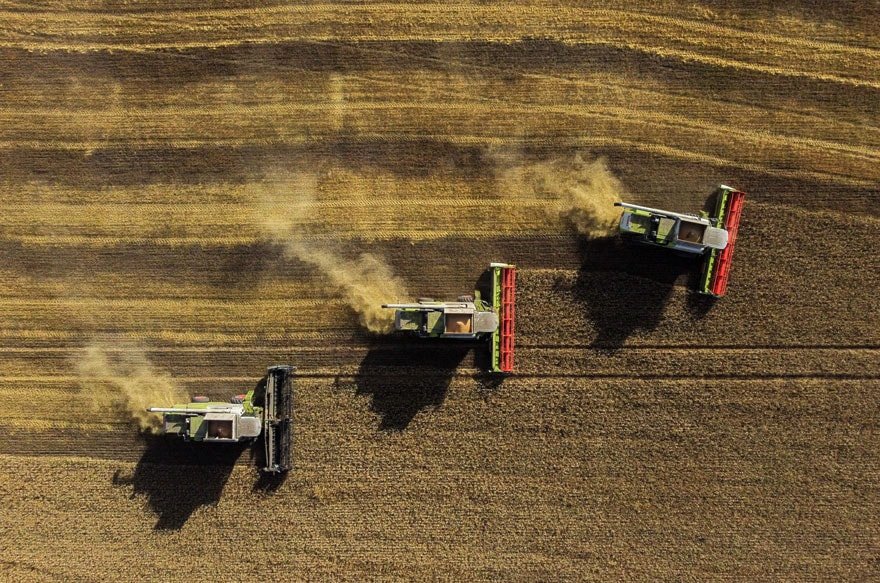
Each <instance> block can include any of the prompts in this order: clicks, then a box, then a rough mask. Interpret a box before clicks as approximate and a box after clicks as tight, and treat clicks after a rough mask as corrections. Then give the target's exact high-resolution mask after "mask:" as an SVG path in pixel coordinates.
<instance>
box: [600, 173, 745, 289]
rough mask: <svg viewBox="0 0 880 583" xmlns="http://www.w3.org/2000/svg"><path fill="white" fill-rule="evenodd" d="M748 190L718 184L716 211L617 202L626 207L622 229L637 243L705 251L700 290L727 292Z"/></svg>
mask: <svg viewBox="0 0 880 583" xmlns="http://www.w3.org/2000/svg"><path fill="white" fill-rule="evenodd" d="M744 202H745V193H743V192H740V191H738V190H736V189H733V188H731V187H729V186H724V185H723V184H722V185H721V186H719V187H718V191H717V199H716V204H715V212H714V214H713V215H712V216H711V217H710V216H708V215H707V213H701V214H700V215H699V216H698V215H688V214H680V213H673V212H669V211H661V210H658V209H653V208H648V207H644V206H638V205H635V204H628V203H625V202H617V203H614V204H615V206H620V207H623V209H624V210H623V214H622V215H621V217H620V232H621V233H622V234H623V235H624V236H626V237H629V238H632V239H633V240H635V241H636V242H638V243H644V244H646V245H655V246H658V247H665V248H667V249H672V250H674V251H677V252H679V253H682V254H685V255H704V256H705V257H706V260H705V261H706V262H705V264H704V267H703V275H702V277H701V278H700V287H699V290H698V291H699V292H700V293H703V294H707V295H711V296H715V297H721V296H723V295H724V294H725V293H727V279H728V276H729V275H730V264H731V261H732V259H733V248H734V245H735V244H736V235H737V231H738V230H739V220H740V214H741V213H742V207H743V203H744Z"/></svg>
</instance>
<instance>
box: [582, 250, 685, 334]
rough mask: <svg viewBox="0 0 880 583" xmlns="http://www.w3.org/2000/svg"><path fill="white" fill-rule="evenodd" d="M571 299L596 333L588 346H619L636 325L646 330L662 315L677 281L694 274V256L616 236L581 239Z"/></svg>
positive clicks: (650, 328)
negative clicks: (632, 242) (579, 260)
mask: <svg viewBox="0 0 880 583" xmlns="http://www.w3.org/2000/svg"><path fill="white" fill-rule="evenodd" d="M578 247H579V252H580V254H581V263H582V265H581V268H580V270H579V271H578V276H577V279H576V281H575V285H574V290H573V292H574V294H575V298H576V299H577V300H578V301H580V302H581V303H583V304H584V307H585V308H586V310H587V312H588V314H589V318H590V320H592V322H593V324H594V325H595V326H596V329H597V332H598V335H597V336H596V339H595V340H594V341H593V343H592V346H593V347H595V348H603V349H608V350H616V349H618V348H620V347H621V346H622V345H623V344H624V342H625V341H626V339H627V338H629V337H630V336H631V335H632V334H634V333H635V332H636V331H637V330H644V331H650V330H653V329H655V328H656V327H657V325H658V324H659V323H660V321H661V319H662V318H663V310H664V308H665V306H666V304H667V303H668V301H669V298H670V295H671V294H672V289H673V287H674V286H675V285H676V284H677V283H679V280H681V279H686V280H690V279H691V278H693V276H694V273H696V274H697V277H698V276H699V269H700V266H701V265H702V263H701V261H700V260H699V259H698V258H693V257H682V256H679V255H677V254H675V253H670V252H669V251H668V250H666V249H660V248H653V247H648V246H642V245H633V244H631V243H628V242H626V241H623V240H622V239H621V238H620V237H606V238H601V239H583V240H581V242H580V244H579V246H578Z"/></svg>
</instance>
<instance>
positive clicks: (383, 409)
mask: <svg viewBox="0 0 880 583" xmlns="http://www.w3.org/2000/svg"><path fill="white" fill-rule="evenodd" d="M473 348H474V346H473V344H471V343H467V344H451V343H437V342H430V341H427V340H425V341H422V340H418V339H405V338H388V339H383V340H382V341H374V343H373V345H372V347H371V348H370V350H369V352H368V353H367V355H366V357H364V359H363V361H361V364H360V368H359V369H358V374H357V377H356V378H355V384H356V394H358V395H369V396H370V398H371V399H372V401H371V407H372V410H373V411H374V412H376V413H377V414H378V415H379V416H380V418H381V421H380V424H379V429H380V430H382V431H403V430H404V429H406V427H407V426H408V425H409V423H410V422H411V421H412V420H413V418H415V416H416V415H417V414H418V413H419V412H420V411H422V410H423V409H426V408H428V407H439V406H440V405H441V404H443V401H444V399H445V398H446V393H447V391H448V390H449V385H450V383H451V382H452V378H453V377H454V376H455V371H456V370H457V369H458V366H459V365H460V364H461V362H462V360H464V358H465V356H466V355H467V354H468V352H470V351H471V349H473Z"/></svg>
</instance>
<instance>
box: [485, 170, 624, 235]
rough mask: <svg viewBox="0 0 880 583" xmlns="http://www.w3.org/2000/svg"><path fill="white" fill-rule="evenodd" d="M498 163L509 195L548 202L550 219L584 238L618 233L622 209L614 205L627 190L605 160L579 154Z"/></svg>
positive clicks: (547, 208)
mask: <svg viewBox="0 0 880 583" xmlns="http://www.w3.org/2000/svg"><path fill="white" fill-rule="evenodd" d="M498 160H499V161H500V163H501V166H502V171H501V188H503V189H504V192H505V193H506V194H508V195H512V196H518V197H524V196H527V197H534V198H537V199H540V200H545V201H546V207H545V210H546V212H547V214H548V216H549V217H550V218H551V219H553V220H558V221H559V222H561V223H564V224H566V225H568V226H571V227H573V228H575V229H576V230H577V232H578V233H580V234H582V235H585V236H588V237H603V236H607V235H610V234H613V233H614V232H615V230H616V227H617V220H618V218H619V217H620V210H619V207H615V206H614V203H615V202H620V200H621V198H620V197H621V195H622V194H624V193H625V192H626V189H625V188H624V186H623V183H622V182H621V181H620V179H618V178H617V177H616V176H615V175H614V174H613V173H612V172H611V171H610V170H609V169H608V162H607V161H606V160H605V158H594V159H591V158H589V157H585V156H584V155H582V154H580V153H577V154H575V155H573V156H571V157H569V158H557V159H552V160H547V161H542V162H532V163H516V162H515V161H513V160H512V159H511V157H510V156H507V157H506V158H502V157H499V158H498ZM505 166H506V167H505Z"/></svg>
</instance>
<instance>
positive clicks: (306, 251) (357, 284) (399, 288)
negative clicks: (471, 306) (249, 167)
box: [261, 174, 409, 334]
mask: <svg viewBox="0 0 880 583" xmlns="http://www.w3.org/2000/svg"><path fill="white" fill-rule="evenodd" d="M316 190H317V178H316V177H315V176H314V175H310V174H298V175H295V176H294V177H293V180H292V184H285V185H280V184H279V185H276V186H275V188H273V189H272V192H270V193H267V195H266V196H264V197H263V200H262V207H263V212H261V217H262V219H261V220H262V222H263V228H264V230H265V232H266V234H267V235H269V236H270V237H271V238H272V239H273V240H274V241H276V242H278V243H280V244H282V245H283V246H284V251H285V254H286V255H287V256H288V257H292V258H295V259H298V260H300V261H303V262H305V263H308V264H310V265H312V266H314V267H316V268H317V269H318V270H319V271H320V272H321V273H322V274H324V276H325V277H327V279H328V280H329V281H330V283H331V284H332V285H333V287H334V288H336V289H337V290H338V291H339V293H340V294H341V295H342V297H343V299H344V300H345V302H346V303H347V304H348V305H349V307H351V309H353V310H354V311H355V312H356V313H357V314H358V319H359V321H360V323H361V325H363V326H364V327H365V328H366V329H367V330H369V331H370V332H375V333H379V334H387V333H388V332H391V330H392V329H393V327H394V312H393V311H392V310H386V309H383V308H382V304H383V303H389V302H395V301H400V300H403V299H405V298H407V297H408V295H409V294H408V293H407V290H406V285H405V284H404V282H403V280H402V279H401V278H399V277H397V276H396V275H394V272H393V270H392V269H391V266H389V265H388V264H387V263H386V262H385V261H384V260H383V259H382V258H381V257H378V256H376V255H374V254H372V253H363V254H361V255H360V256H359V257H357V258H355V259H349V258H346V257H343V256H342V255H340V254H339V253H337V252H335V251H333V250H331V249H328V248H327V247H326V244H324V243H318V242H315V241H309V240H306V238H304V237H303V236H302V228H303V226H304V224H305V223H308V222H309V218H310V212H309V209H310V207H311V206H312V205H313V204H314V193H315V192H316Z"/></svg>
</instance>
